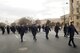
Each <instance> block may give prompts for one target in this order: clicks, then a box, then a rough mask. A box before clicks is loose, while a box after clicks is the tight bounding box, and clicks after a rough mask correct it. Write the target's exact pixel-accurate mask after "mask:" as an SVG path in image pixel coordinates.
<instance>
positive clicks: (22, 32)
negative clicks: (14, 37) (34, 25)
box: [19, 25, 25, 42]
mask: <svg viewBox="0 0 80 53" xmlns="http://www.w3.org/2000/svg"><path fill="white" fill-rule="evenodd" d="M24 33H25V29H24V26H23V25H21V26H19V34H20V37H21V42H23V36H24Z"/></svg>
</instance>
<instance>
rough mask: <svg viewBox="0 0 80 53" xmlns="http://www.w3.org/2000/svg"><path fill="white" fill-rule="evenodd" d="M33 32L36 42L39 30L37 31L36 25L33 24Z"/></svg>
mask: <svg viewBox="0 0 80 53" xmlns="http://www.w3.org/2000/svg"><path fill="white" fill-rule="evenodd" d="M31 32H32V35H33V39H34V40H37V39H36V34H37V32H38V29H37V26H36V24H33V25H32V26H31Z"/></svg>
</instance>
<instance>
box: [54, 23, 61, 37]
mask: <svg viewBox="0 0 80 53" xmlns="http://www.w3.org/2000/svg"><path fill="white" fill-rule="evenodd" d="M59 30H60V28H59V25H58V24H57V23H56V26H55V28H54V31H55V33H56V35H55V37H56V38H59V36H58V32H59Z"/></svg>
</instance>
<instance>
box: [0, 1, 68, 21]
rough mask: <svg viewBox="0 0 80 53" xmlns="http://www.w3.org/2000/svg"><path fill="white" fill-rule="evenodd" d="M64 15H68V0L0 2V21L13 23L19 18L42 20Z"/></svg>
mask: <svg viewBox="0 0 80 53" xmlns="http://www.w3.org/2000/svg"><path fill="white" fill-rule="evenodd" d="M66 2H68V4H66ZM64 12H65V13H64ZM64 14H69V1H68V0H0V20H3V19H4V20H10V21H14V20H16V19H19V18H21V17H31V18H32V19H41V20H42V19H48V18H60V16H62V15H64Z"/></svg>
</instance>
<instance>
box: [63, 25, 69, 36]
mask: <svg viewBox="0 0 80 53" xmlns="http://www.w3.org/2000/svg"><path fill="white" fill-rule="evenodd" d="M68 28H69V27H68V24H65V25H64V28H63V31H64V37H68V34H69V33H68Z"/></svg>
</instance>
